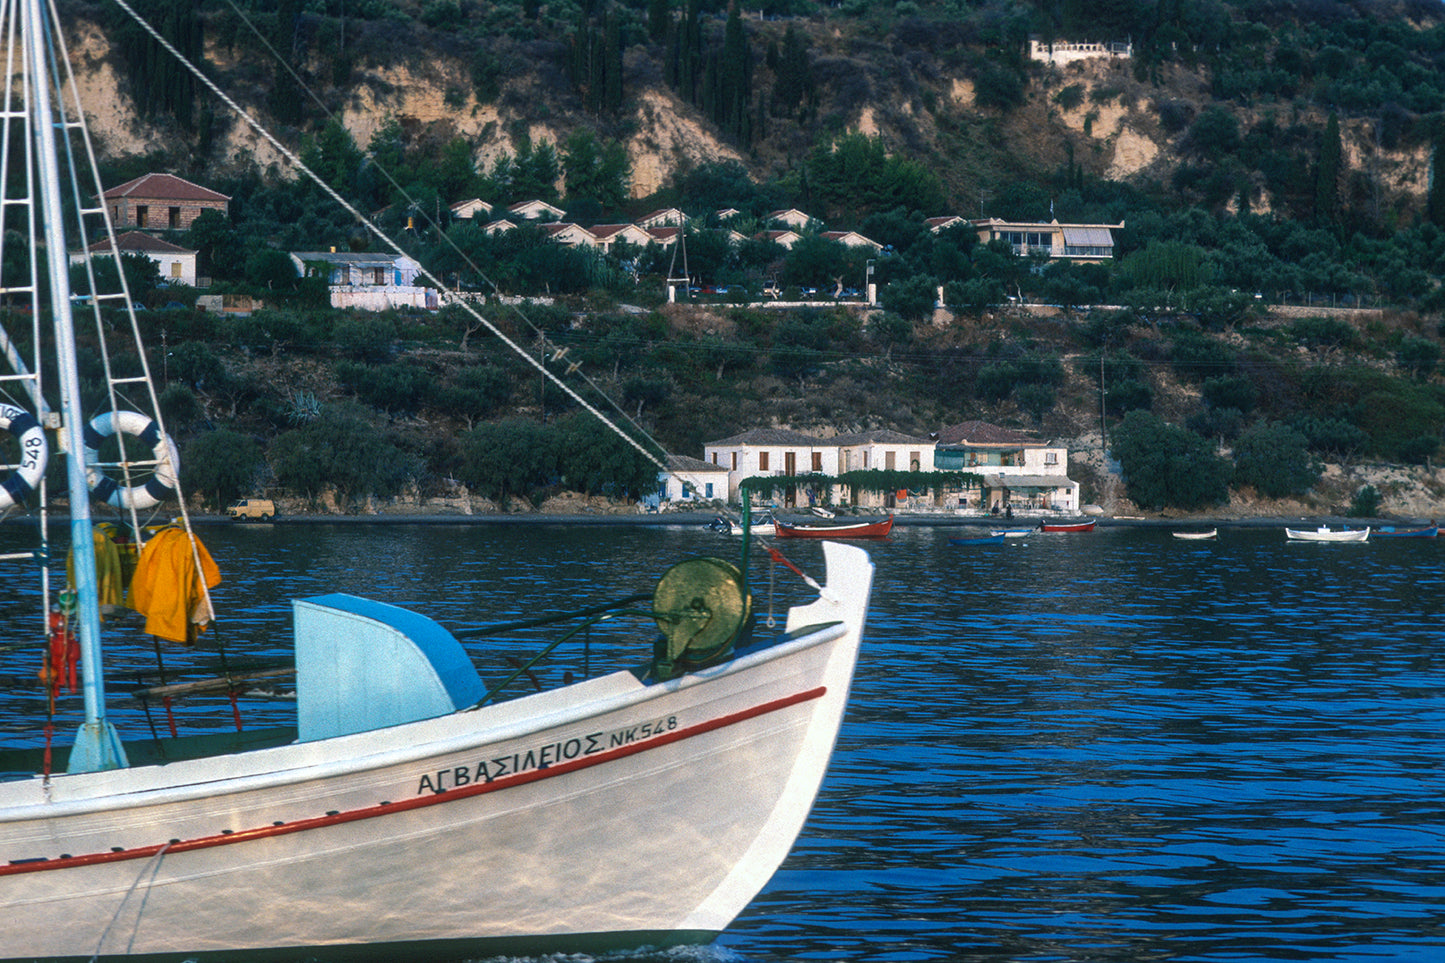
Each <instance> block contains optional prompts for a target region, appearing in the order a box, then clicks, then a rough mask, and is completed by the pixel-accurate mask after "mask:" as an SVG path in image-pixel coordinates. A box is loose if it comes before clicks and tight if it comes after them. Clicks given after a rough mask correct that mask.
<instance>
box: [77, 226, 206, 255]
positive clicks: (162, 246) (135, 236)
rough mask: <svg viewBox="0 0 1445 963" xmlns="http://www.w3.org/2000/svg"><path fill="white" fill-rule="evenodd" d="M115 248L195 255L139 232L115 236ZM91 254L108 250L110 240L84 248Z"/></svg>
mask: <svg viewBox="0 0 1445 963" xmlns="http://www.w3.org/2000/svg"><path fill="white" fill-rule="evenodd" d="M115 246H116V247H118V248H120V249H121V250H122V251H152V252H155V253H158V254H195V253H196V252H195V251H192V250H190V249H189V248H184V247H179V246H178V245H175V244H172V243H171V242H170V241H162V240H161V239H160V238H158V237H152V236H151V235H149V234H142V233H141V232H140V231H126V232H125V233H124V234H117V235H116V238H115ZM86 250H87V251H89V252H90V253H91V254H100V253H103V252H105V251H109V250H110V238H108V237H103V238H101V239H100V240H99V241H96V242H95V243H94V244H92V245H91V246H90V247H88V248H86Z"/></svg>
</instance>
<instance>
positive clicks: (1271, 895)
mask: <svg viewBox="0 0 1445 963" xmlns="http://www.w3.org/2000/svg"><path fill="white" fill-rule="evenodd" d="M949 534H958V533H957V532H952V533H951V532H948V531H946V530H943V529H937V530H935V529H927V528H898V529H895V531H894V535H893V538H892V539H891V540H890V541H888V542H886V543H880V544H875V545H874V546H873V549H872V550H873V555H874V559H875V561H876V562H877V564H878V579H877V592H876V594H875V597H874V603H873V607H872V610H871V614H870V622H869V631H868V639H867V642H866V644H865V649H864V654H863V658H862V662H861V664H860V666H859V671H858V676H857V680H856V682H855V687H854V694H853V700H852V703H851V706H850V710H849V715H848V718H847V721H846V722H845V724H844V728H843V732H842V734H841V736H840V740H839V745H838V748H837V751H836V753H835V756H834V764H833V767H832V769H831V771H830V775H829V778H828V781H827V783H826V784H825V787H824V792H823V795H822V797H821V798H820V800H819V803H818V806H817V807H816V809H815V810H814V813H813V816H812V818H811V819H810V821H809V823H808V825H807V827H806V829H805V830H804V836H803V838H802V839H801V840H800V842H799V844H798V846H797V847H796V849H795V850H794V852H793V854H792V855H791V856H790V857H789V858H788V860H787V862H786V863H785V864H784V866H783V869H782V870H781V872H780V873H779V874H778V875H777V877H776V878H775V879H774V880H773V882H772V883H771V884H770V885H769V886H768V887H767V889H766V890H765V891H764V893H763V895H762V896H760V897H759V899H758V900H756V901H755V902H754V903H753V905H752V906H750V907H749V908H748V909H747V911H746V912H745V913H744V914H743V916H742V917H741V918H740V919H739V921H738V922H737V923H736V924H735V925H734V926H733V927H732V928H731V929H730V930H729V931H728V932H727V933H726V934H724V936H723V937H722V939H721V940H720V941H719V942H718V944H717V945H715V946H713V947H708V948H702V949H697V950H690V951H672V952H669V953H666V954H660V955H658V956H655V957H654V956H648V955H646V954H631V955H627V956H624V957H621V958H620V959H627V960H634V961H641V960H644V959H647V960H652V959H658V960H665V961H679V960H694V959H696V960H699V961H704V963H705V961H725V960H739V961H745V963H773V961H783V960H799V959H818V960H846V961H855V960H858V961H862V960H867V961H883V960H889V961H892V960H925V961H928V960H938V961H954V960H1000V961H1002V960H1128V961H1138V960H1199V961H1216V960H1218V961H1224V960H1231V961H1234V960H1255V959H1303V960H1421V961H1425V960H1436V959H1440V958H1445V926H1442V924H1441V922H1440V917H1441V914H1440V912H1439V907H1440V905H1441V904H1442V899H1445V882H1442V880H1445V876H1442V875H1441V865H1442V859H1445V816H1442V805H1441V798H1442V791H1441V790H1442V788H1445V777H1442V775H1441V773H1442V772H1445V748H1442V739H1441V736H1442V723H1445V702H1442V696H1441V681H1442V680H1441V671H1440V668H1441V649H1442V642H1445V632H1442V629H1441V619H1440V616H1441V611H1440V610H1441V605H1442V601H1441V600H1442V595H1445V591H1442V590H1445V584H1442V583H1445V576H1442V574H1441V562H1442V557H1445V542H1442V541H1441V540H1432V541H1425V540H1415V539H1409V540H1396V541H1385V540H1380V541H1377V542H1370V543H1366V544H1363V545H1358V544H1316V543H1289V542H1286V540H1285V538H1284V534H1283V531H1282V530H1277V529H1260V530H1254V529H1247V530H1231V529H1223V530H1222V531H1221V533H1220V538H1219V540H1218V541H1217V542H1207V543H1187V544H1186V543H1180V542H1177V541H1174V540H1172V539H1170V537H1169V535H1168V533H1167V532H1166V531H1158V530H1152V529H1100V530H1098V531H1096V532H1094V533H1092V534H1051V535H1047V536H1045V535H1035V536H1031V537H1029V538H1027V539H1019V540H1010V542H1009V543H1008V544H1006V545H1003V546H987V547H981V548H970V547H967V546H957V547H953V546H949V545H948V541H947V538H948V535H949ZM9 535H10V533H9V531H8V530H0V538H8V537H9ZM203 535H204V537H205V538H206V541H207V544H208V545H209V547H210V549H211V551H212V554H213V555H215V557H216V558H217V560H218V561H219V562H220V563H221V565H222V567H223V570H224V571H225V573H226V576H227V581H226V582H225V583H224V584H223V585H222V587H221V589H220V590H218V593H217V603H218V607H219V608H220V609H221V610H222V612H223V613H225V621H224V623H223V625H222V629H221V630H222V632H223V633H224V634H225V637H226V639H227V647H228V652H231V653H233V654H234V657H237V658H239V657H254V658H284V657H285V656H286V655H287V653H288V646H289V640H290V615H289V599H290V598H293V597H297V596H305V595H309V594H319V593H322V592H328V591H349V592H355V593H357V594H364V595H369V596H372V597H376V598H380V599H383V600H385V601H390V602H396V603H398V604H403V605H408V606H412V607H415V608H417V609H419V610H420V611H423V612H425V613H427V614H429V615H432V616H434V617H436V618H437V619H438V620H440V621H441V622H442V623H443V624H445V625H447V626H448V627H449V628H451V629H452V630H453V631H455V632H456V633H457V634H458V636H459V637H462V638H464V639H465V638H468V637H469V633H471V634H474V633H475V631H476V630H477V629H479V628H480V627H482V626H485V625H487V624H489V623H496V622H500V621H508V620H512V619H517V618H530V617H535V616H541V615H545V614H549V613H553V612H557V611H563V610H567V609H569V608H573V607H576V606H578V605H582V604H590V603H594V602H600V601H606V600H608V599H611V598H615V597H619V596H621V595H625V594H629V593H631V592H634V591H650V590H651V588H652V586H653V585H654V584H655V582H656V580H657V578H658V577H659V576H660V575H661V573H662V572H663V571H664V570H665V569H666V568H667V566H668V565H670V564H672V563H673V562H674V561H677V560H678V559H679V558H681V557H685V556H688V555H693V554H703V553H719V552H726V553H727V557H729V558H732V557H734V556H733V552H734V551H735V549H734V546H735V544H736V543H735V542H734V541H731V540H728V539H727V538H725V537H723V536H717V535H714V534H712V533H709V532H706V531H702V530H692V529H681V528H671V529H663V528H582V529H569V528H566V527H564V526H545V527H543V526H537V527H532V526H526V527H510V526H509V527H485V526H477V527H465V526H445V527H428V526H324V525H314V526H313V525H307V526H299V525H277V526H254V527H244V526H243V527H235V528H217V529H214V530H208V531H206V532H204V533H203ZM782 548H783V551H784V552H785V554H787V555H788V556H789V557H791V558H793V559H794V560H795V561H797V562H798V563H799V564H800V565H802V566H803V567H804V568H805V569H807V570H808V571H810V572H814V573H817V572H819V571H820V570H821V567H822V565H821V550H820V548H819V546H818V545H817V544H814V543H801V544H794V543H784V544H783V545H782ZM753 574H754V585H755V588H757V589H758V590H759V592H760V593H764V594H761V595H760V596H759V598H758V601H757V608H758V609H759V610H760V611H761V612H763V613H764V614H766V611H767V609H768V606H769V602H768V598H767V596H766V594H765V593H766V590H767V586H768V577H767V574H766V572H765V570H764V569H762V568H761V567H757V568H755V569H754V573H753ZM778 585H779V586H784V585H786V586H787V592H788V593H789V595H791V596H792V597H794V598H796V597H797V595H798V593H797V589H796V580H795V579H793V578H791V577H790V576H788V575H787V574H786V573H785V572H779V576H778ZM19 601H22V600H18V599H16V598H13V597H11V598H6V599H4V600H3V603H0V604H3V606H4V608H3V609H0V617H3V618H4V619H5V620H6V625H7V628H12V629H13V626H14V625H15V619H16V618H18V617H19V616H18V613H19V611H20V609H19V608H18V606H17V604H16V603H17V602H19ZM772 604H773V607H774V609H775V610H776V611H777V612H778V613H779V614H781V611H782V609H783V608H784V607H785V606H786V605H787V604H788V599H787V598H785V597H781V596H780V597H778V598H776V599H774V600H773V603H772ZM13 637H14V632H13V631H11V632H8V633H7V638H13ZM536 638H541V636H537V637H536ZM645 641H646V640H645ZM621 643H622V638H621V636H620V634H618V635H617V636H616V637H613V636H612V635H611V634H610V633H609V631H605V630H604V631H602V632H601V633H600V638H599V639H598V642H597V644H598V645H599V646H605V645H612V644H621ZM534 645H535V639H534V638H532V637H530V636H526V635H523V634H517V635H515V636H514V637H509V638H507V639H502V640H487V641H478V642H475V643H474V644H472V645H471V646H470V647H471V650H472V651H473V654H474V655H475V656H476V657H477V659H478V661H479V664H481V665H482V666H483V668H484V672H485V667H486V666H487V664H488V660H492V661H495V660H497V659H498V658H499V657H500V656H501V654H502V653H505V652H509V651H514V650H516V649H529V648H530V647H533V646H534ZM148 655H149V650H148V649H147V648H142V647H136V648H135V649H134V650H133V651H132V652H131V653H130V654H123V655H122V659H121V661H122V663H123V664H125V663H126V662H127V661H130V662H133V663H134V666H131V667H135V666H142V665H144V664H145V661H146V658H147V657H148ZM195 657H196V658H206V657H209V656H207V655H206V654H205V653H201V654H198V655H197V656H195ZM177 658H181V659H184V658H188V656H184V655H181V656H177ZM0 675H3V676H4V677H5V678H6V679H7V680H10V682H11V686H8V687H7V691H6V692H5V693H3V694H0V722H3V725H4V729H3V731H0V739H3V741H5V742H6V743H7V744H17V743H18V742H19V741H20V740H21V739H22V738H24V737H22V736H21V735H20V733H19V732H18V731H17V725H16V723H17V718H16V717H17V715H18V712H17V710H18V709H20V708H23V707H24V705H25V704H26V703H27V701H28V702H29V704H30V705H31V707H32V708H33V703H34V698H35V693H38V689H37V688H35V687H34V686H33V685H32V686H31V689H30V690H28V692H29V693H30V694H28V695H27V694H26V691H27V690H26V689H25V683H24V680H26V679H27V678H28V679H33V678H34V666H33V664H31V661H30V658H29V653H25V654H24V655H23V656H22V655H21V654H19V653H17V652H16V651H15V650H8V651H0ZM209 711H210V710H206V711H198V712H197V713H196V715H195V716H194V717H192V718H191V719H190V720H189V721H190V722H192V723H193V724H196V725H201V724H216V725H224V724H225V722H226V720H228V719H229V707H226V709H225V711H224V712H222V711H220V710H216V711H215V712H214V715H213V716H208V715H207V712H209ZM258 711H260V712H261V713H262V715H264V714H265V713H267V712H270V713H277V714H279V713H284V712H287V711H289V707H286V706H280V705H274V704H273V705H269V706H267V705H264V704H263V705H262V706H260V707H259V710H258ZM130 721H131V722H132V723H134V722H136V720H134V719H132V720H130ZM258 724H260V723H258ZM683 952H685V953H693V954H699V955H691V956H688V955H677V954H678V953H683ZM562 959H566V960H569V961H576V963H582V961H585V960H589V959H593V958H592V957H585V956H584V957H565V958H562ZM596 959H618V958H617V957H608V956H605V955H603V954H599V955H598V956H597V957H596Z"/></svg>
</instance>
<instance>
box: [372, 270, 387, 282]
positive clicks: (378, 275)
mask: <svg viewBox="0 0 1445 963" xmlns="http://www.w3.org/2000/svg"><path fill="white" fill-rule="evenodd" d="M371 283H372V284H385V283H386V268H372V269H371Z"/></svg>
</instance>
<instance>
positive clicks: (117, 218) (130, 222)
mask: <svg viewBox="0 0 1445 963" xmlns="http://www.w3.org/2000/svg"><path fill="white" fill-rule="evenodd" d="M101 200H102V202H103V203H104V204H105V206H106V207H107V208H108V209H109V211H110V220H111V224H112V225H113V226H114V227H115V228H116V230H120V229H122V228H131V229H133V230H140V231H184V230H186V229H187V228H189V227H190V226H191V222H192V221H194V220H195V219H196V218H198V217H200V216H201V214H202V213H203V212H205V211H219V212H220V213H221V214H225V215H229V213H230V207H231V199H230V198H229V197H228V196H226V195H225V194H219V193H217V192H216V191H213V190H211V189H209V188H206V187H202V186H201V185H199V184H192V183H191V182H190V181H188V180H185V179H184V178H181V177H177V176H175V175H174V174H143V175H141V176H140V177H137V178H136V179H135V180H130V181H126V182H125V183H124V184H121V185H119V186H117V187H112V188H111V189H110V190H108V191H106V192H105V193H104V194H102V195H101Z"/></svg>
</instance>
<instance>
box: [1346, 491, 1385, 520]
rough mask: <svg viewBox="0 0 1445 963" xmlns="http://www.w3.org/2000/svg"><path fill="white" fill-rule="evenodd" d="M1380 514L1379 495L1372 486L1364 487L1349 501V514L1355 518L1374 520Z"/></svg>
mask: <svg viewBox="0 0 1445 963" xmlns="http://www.w3.org/2000/svg"><path fill="white" fill-rule="evenodd" d="M1379 512H1380V493H1379V492H1378V491H1376V490H1375V486H1374V485H1366V486H1364V487H1363V488H1361V489H1360V490H1359V491H1357V492H1355V497H1354V498H1352V499H1351V500H1350V514H1351V515H1353V516H1354V517H1355V518H1374V517H1375V516H1376V515H1378V514H1379Z"/></svg>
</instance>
